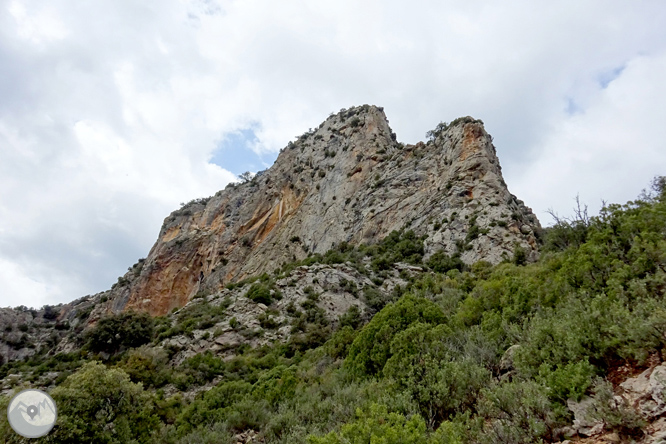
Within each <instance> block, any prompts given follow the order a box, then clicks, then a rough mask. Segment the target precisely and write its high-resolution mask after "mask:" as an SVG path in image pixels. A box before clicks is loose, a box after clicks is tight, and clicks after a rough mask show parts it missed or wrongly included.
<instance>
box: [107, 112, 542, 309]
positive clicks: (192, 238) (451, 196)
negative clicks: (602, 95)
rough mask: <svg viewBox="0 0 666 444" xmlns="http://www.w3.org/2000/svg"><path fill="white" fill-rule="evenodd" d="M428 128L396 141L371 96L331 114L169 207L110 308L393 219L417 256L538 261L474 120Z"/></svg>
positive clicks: (528, 216) (289, 257) (319, 249)
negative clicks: (248, 169)
mask: <svg viewBox="0 0 666 444" xmlns="http://www.w3.org/2000/svg"><path fill="white" fill-rule="evenodd" d="M429 135H430V140H429V141H428V142H419V143H417V144H415V145H404V144H402V143H399V142H398V141H397V140H396V135H395V133H393V131H392V130H391V128H390V127H389V122H388V120H387V118H386V115H385V114H384V111H383V109H382V108H380V107H376V106H369V105H363V106H359V107H354V108H350V109H348V110H344V109H343V110H341V111H340V112H339V113H337V114H333V115H331V116H330V117H329V118H328V119H326V120H325V121H324V122H323V123H322V124H321V125H319V127H318V128H316V129H314V130H310V131H309V132H307V133H305V134H303V135H301V136H300V137H299V138H298V139H297V140H296V141H295V142H290V143H289V144H288V145H287V146H286V147H285V148H284V149H282V151H281V152H280V154H279V155H278V158H277V160H276V161H275V163H274V165H273V166H272V167H270V168H269V169H267V170H265V171H262V172H259V173H257V174H256V175H255V176H254V177H253V178H252V179H251V180H248V181H246V182H245V183H241V184H230V185H228V186H227V187H226V188H225V189H224V190H221V191H219V192H218V193H216V194H215V195H214V196H212V197H210V198H207V199H198V200H194V201H192V202H190V203H188V204H187V205H184V206H183V207H182V208H180V209H178V210H176V211H174V212H172V213H171V214H170V215H169V216H168V217H167V218H166V219H165V220H164V224H163V225H162V228H161V230H160V233H159V236H158V239H157V241H156V242H155V245H154V246H153V247H152V249H151V250H150V253H149V254H148V256H147V258H146V259H145V260H141V261H140V262H139V263H137V264H135V266H134V267H132V268H131V269H130V270H129V271H128V273H127V274H126V275H125V276H123V277H122V278H120V279H119V282H118V284H116V285H115V286H114V288H113V289H112V290H111V291H110V292H109V293H108V297H107V298H106V299H107V302H106V304H107V308H108V310H110V311H113V312H120V311H123V310H128V309H133V310H138V311H146V312H149V313H151V314H153V315H162V314H165V313H168V312H169V311H171V310H172V309H174V308H178V307H182V306H184V305H185V304H186V303H187V302H188V301H189V300H190V299H191V298H192V297H193V296H194V295H195V294H197V293H198V292H200V291H208V292H211V291H216V290H219V289H220V288H222V287H223V286H225V285H226V284H229V283H233V282H237V281H239V280H241V279H244V278H247V277H251V276H256V275H259V274H262V273H265V272H268V273H270V272H272V271H273V270H275V269H276V268H278V267H279V266H280V265H281V264H283V263H286V262H291V261H293V260H301V259H303V258H305V257H307V256H308V255H310V254H313V253H324V252H326V251H327V250H328V249H330V248H331V247H333V246H335V245H336V244H339V243H341V242H348V243H350V244H352V245H359V244H362V243H374V242H377V241H378V240H380V239H382V238H383V237H385V236H386V235H387V234H389V233H390V232H391V231H393V230H400V229H411V230H413V231H414V232H415V233H416V234H417V235H419V236H427V238H426V241H425V257H426V258H428V257H429V256H431V255H432V254H434V253H435V252H437V251H439V250H444V251H446V252H447V253H448V254H450V255H453V254H455V253H456V252H459V253H460V256H461V259H462V261H463V262H465V263H468V264H471V263H474V262H476V261H479V260H486V261H489V262H491V263H493V264H495V263H498V262H500V261H501V260H502V258H503V257H506V256H507V255H511V254H513V251H514V249H515V248H516V247H519V248H522V249H523V250H524V251H525V252H526V254H527V258H528V260H534V259H536V257H537V255H538V252H537V243H536V238H535V232H536V231H538V229H539V228H540V225H539V222H538V220H537V218H536V216H535V215H534V214H533V213H532V211H531V209H529V208H527V207H526V206H525V205H524V204H523V202H522V201H520V200H518V199H517V198H516V197H515V196H514V195H512V194H511V193H510V192H509V190H508V189H507V186H506V183H505V182H504V180H503V178H502V172H501V167H500V164H499V160H498V158H497V154H496V151H495V147H494V146H493V143H492V137H491V136H490V135H489V134H488V133H487V132H486V131H485V129H484V127H483V123H482V122H481V121H480V120H475V119H473V118H471V117H463V118H460V119H457V120H455V121H454V122H452V123H451V124H449V125H445V124H440V125H439V126H438V127H437V128H436V129H435V130H433V131H431V132H430V133H429Z"/></svg>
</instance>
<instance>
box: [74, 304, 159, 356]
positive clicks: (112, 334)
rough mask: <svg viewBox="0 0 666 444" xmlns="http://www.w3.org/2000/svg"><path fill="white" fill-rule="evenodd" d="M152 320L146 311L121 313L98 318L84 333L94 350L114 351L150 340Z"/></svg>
mask: <svg viewBox="0 0 666 444" xmlns="http://www.w3.org/2000/svg"><path fill="white" fill-rule="evenodd" d="M153 328H154V320H153V318H151V317H150V315H148V314H146V313H133V312H128V313H121V314H117V315H112V316H108V317H105V318H102V319H100V320H99V321H98V322H97V324H96V325H95V326H94V327H92V328H91V329H90V330H89V331H88V332H87V333H86V335H85V340H86V343H87V345H88V347H89V348H90V349H91V350H92V351H94V352H106V353H116V352H118V351H121V350H123V349H125V348H128V347H138V346H140V345H143V344H146V343H148V342H150V340H151V339H152V336H153Z"/></svg>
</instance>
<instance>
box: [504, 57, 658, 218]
mask: <svg viewBox="0 0 666 444" xmlns="http://www.w3.org/2000/svg"><path fill="white" fill-rule="evenodd" d="M663 78H666V51H665V52H662V53H660V54H658V55H653V56H639V57H637V58H635V59H633V60H631V61H630V62H629V63H628V64H627V66H626V68H625V69H624V70H623V71H622V73H621V75H620V76H619V77H617V78H616V79H615V80H613V81H612V82H610V83H609V84H608V85H607V87H606V88H605V89H601V86H599V88H598V90H597V91H596V94H595V95H594V97H593V98H591V99H590V100H589V102H588V104H587V107H586V108H585V109H584V110H583V111H582V112H581V113H577V114H574V115H572V116H562V117H561V119H560V120H559V121H557V126H555V127H554V128H553V130H552V131H550V132H548V133H546V134H544V137H543V139H542V141H540V142H539V143H537V144H536V147H535V149H536V150H537V151H538V152H539V156H538V157H537V159H536V160H535V161H534V162H532V163H531V164H530V165H529V166H528V167H527V168H525V170H524V171H523V173H522V174H518V175H517V177H516V180H515V182H514V183H516V184H517V186H516V187H515V188H514V193H515V194H517V195H519V196H521V198H522V199H524V200H526V201H527V202H531V203H532V205H533V206H534V207H535V210H536V211H537V215H538V216H539V217H541V218H542V220H543V219H546V220H545V221H548V218H546V217H544V213H545V211H546V210H547V209H548V208H553V209H554V210H555V211H556V212H557V213H559V214H562V215H569V214H571V209H572V207H573V199H574V197H575V196H576V195H577V194H580V198H581V201H582V202H584V203H587V204H588V205H589V207H590V210H591V213H592V214H596V213H597V212H598V210H599V209H600V207H601V201H602V199H603V200H606V201H607V202H609V203H611V202H617V203H625V202H626V201H628V200H632V199H634V198H636V197H637V196H638V194H639V192H640V191H641V190H642V189H643V188H647V185H648V183H649V181H650V179H651V178H652V177H654V176H656V175H666V150H665V149H664V141H665V140H666V127H665V126H664V125H663V122H664V121H666V108H664V107H663V105H662V104H663V103H665V102H666V84H664V82H663V81H662V80H661V79H663ZM535 184H536V186H535ZM548 222H550V221H548Z"/></svg>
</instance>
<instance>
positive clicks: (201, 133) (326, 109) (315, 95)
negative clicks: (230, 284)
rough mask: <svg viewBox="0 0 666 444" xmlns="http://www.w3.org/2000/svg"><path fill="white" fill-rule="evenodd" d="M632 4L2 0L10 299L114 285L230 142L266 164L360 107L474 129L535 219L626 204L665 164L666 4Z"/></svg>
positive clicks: (208, 181)
mask: <svg viewBox="0 0 666 444" xmlns="http://www.w3.org/2000/svg"><path fill="white" fill-rule="evenodd" d="M639 4H640V6H637V4H636V3H631V4H629V3H626V2H621V1H619V0H615V1H600V0H599V1H589V2H583V3H581V2H578V1H564V2H556V3H549V4H543V3H538V2H528V1H517V2H510V3H500V2H487V1H486V2H483V1H469V2H453V1H447V2H441V1H437V2H436V1H428V0H417V1H414V2H409V3H408V4H405V3H404V2H398V1H379V0H371V1H366V2H356V1H351V0H341V1H336V2H332V1H320V2H316V3H313V2H307V1H304V0H294V1H283V2H271V1H267V0H243V1H239V0H229V1H219V2H216V1H214V0H200V1H174V0H162V1H157V0H154V1H149V2H133V1H129V0H117V1H101V2H94V3H90V2H79V3H72V2H68V1H64V0H53V1H51V2H49V3H48V5H47V4H44V3H43V2H37V1H35V0H5V1H3V0H0V190H2V193H1V194H0V217H1V219H0V306H1V305H13V304H17V303H25V304H26V305H31V304H32V305H39V304H41V303H42V302H43V301H49V302H55V301H58V300H60V301H67V300H71V299H74V298H76V297H80V296H82V295H84V294H86V293H93V292H96V291H100V290H103V289H105V288H108V287H109V286H110V284H111V283H112V282H113V281H114V280H115V277H116V276H118V275H120V274H122V273H123V272H124V270H125V269H126V268H127V266H129V265H130V264H131V263H133V262H134V260H136V259H137V258H138V257H140V256H145V254H147V252H148V249H149V248H150V246H151V245H152V243H153V242H154V240H155V237H156V235H157V232H158V229H159V226H160V224H161V222H162V219H163V218H164V217H165V216H166V215H167V214H168V213H169V212H170V211H171V210H173V209H174V208H176V207H177V204H178V202H182V201H187V200H189V199H192V198H195V197H201V196H205V195H210V194H213V193H214V192H215V191H217V190H218V189H221V188H223V187H224V185H225V184H226V183H227V182H228V181H229V180H232V179H233V175H232V174H231V173H229V172H228V171H225V170H224V169H223V168H221V167H220V166H217V165H214V164H211V163H209V159H212V158H214V157H215V156H213V153H214V151H215V149H216V148H217V147H218V145H219V144H220V142H221V141H223V140H225V137H226V135H228V134H230V133H232V132H235V131H238V130H241V129H248V128H251V129H253V130H254V132H255V134H256V136H257V137H258V143H256V144H255V145H253V146H251V148H252V149H253V150H254V151H256V152H257V153H259V154H261V155H267V156H268V155H269V154H270V153H275V152H276V151H277V150H278V149H280V148H281V147H283V146H284V145H285V144H286V143H287V142H288V141H289V140H292V139H293V137H294V136H297V135H299V134H301V133H303V132H304V131H306V130H307V129H308V128H310V127H315V126H316V125H318V124H319V123H320V122H321V121H322V120H323V119H325V118H326V117H327V116H328V114H329V113H330V112H332V111H337V110H339V109H340V108H343V107H349V106H352V105H360V104H363V103H372V104H376V105H380V106H384V107H385V110H386V113H387V115H388V117H389V119H390V120H391V125H392V127H393V129H394V130H395V131H396V133H397V134H398V137H399V139H400V140H402V141H406V142H416V141H417V140H420V139H422V138H423V137H424V134H425V132H426V131H427V130H429V129H431V128H433V127H434V126H435V125H436V124H437V123H438V122H439V121H440V120H452V119H454V118H456V117H458V116H461V115H468V114H469V115H473V116H475V117H477V118H481V119H483V120H484V122H486V128H487V129H488V131H489V132H491V133H492V134H493V135H494V137H495V145H496V146H497V149H498V154H499V156H500V160H501V162H502V165H503V168H504V172H505V177H506V181H507V183H508V184H509V186H510V188H511V190H512V192H514V193H515V194H516V195H518V196H519V197H520V198H521V199H523V200H525V201H526V203H527V204H528V205H530V206H532V207H534V208H535V209H536V210H537V212H538V215H539V216H540V217H542V219H544V217H543V214H542V213H541V212H542V211H543V210H544V209H545V208H548V207H550V206H552V207H554V208H555V209H556V210H558V211H559V212H561V213H565V214H566V213H567V212H568V209H569V208H570V206H571V203H572V202H571V200H572V198H573V197H574V196H575V194H576V192H580V194H581V197H582V198H583V200H584V201H587V202H589V203H590V204H593V203H594V202H593V201H594V200H597V199H598V198H601V197H603V198H606V199H608V200H610V201H623V200H626V199H629V198H632V197H634V196H635V194H636V192H637V191H638V190H640V188H642V187H644V186H645V185H646V184H647V183H648V181H649V179H650V177H651V176H652V175H653V174H656V173H659V172H661V173H663V169H664V165H663V155H662V154H661V152H662V151H663V150H661V151H660V146H659V141H660V140H664V137H663V136H664V134H663V132H664V129H663V128H662V127H660V124H659V122H663V117H664V115H663V111H662V109H663V107H662V106H661V105H662V103H663V102H664V91H663V82H662V81H661V80H660V79H661V78H663V76H664V69H663V56H664V54H665V53H666V35H665V34H664V33H663V23H664V22H665V18H666V7H665V6H663V4H662V3H661V2H657V1H641V2H639ZM622 66H626V68H625V69H624V70H622V71H621V72H620V73H619V77H617V78H615V79H614V80H612V81H611V82H610V83H609V84H608V85H607V87H606V88H605V89H604V88H603V86H602V84H601V83H602V82H603V81H607V80H608V79H609V78H612V75H611V73H613V72H614V70H616V69H617V68H618V67H622ZM609 76H610V77H609ZM572 104H573V105H572ZM574 105H575V108H576V109H577V110H578V111H577V112H575V113H573V114H571V112H567V109H569V111H571V109H572V106H574ZM242 152H243V151H242V150H240V149H239V154H238V156H241V155H243V154H241V153H242ZM267 153H268V154H267ZM225 155H228V154H226V152H225ZM269 157H270V156H269ZM234 160H237V159H234ZM235 164H238V162H235ZM618 179H620V180H618ZM545 219H547V218H545ZM546 221H547V220H545V221H544V222H546ZM11 276H14V277H15V279H14V280H11V279H10V278H9V277H11ZM16 282H20V283H22V284H21V285H19V286H18V287H17V285H16ZM23 284H25V290H23V291H22V290H21V287H22V286H23ZM26 300H29V301H34V302H32V303H26V302H25V301H26Z"/></svg>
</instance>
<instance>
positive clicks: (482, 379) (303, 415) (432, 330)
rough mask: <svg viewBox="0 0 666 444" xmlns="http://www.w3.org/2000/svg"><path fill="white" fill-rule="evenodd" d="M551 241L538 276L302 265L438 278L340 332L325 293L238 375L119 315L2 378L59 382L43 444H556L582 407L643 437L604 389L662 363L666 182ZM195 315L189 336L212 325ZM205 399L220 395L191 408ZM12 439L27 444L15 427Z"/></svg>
mask: <svg viewBox="0 0 666 444" xmlns="http://www.w3.org/2000/svg"><path fill="white" fill-rule="evenodd" d="M543 239H544V246H543V248H542V255H541V258H540V259H539V261H538V262H536V263H532V264H525V262H524V260H521V255H520V252H517V254H516V255H514V258H513V260H510V259H508V260H507V261H505V262H504V263H501V264H499V265H496V266H491V265H490V264H488V263H483V262H480V263H477V264H474V265H473V266H471V267H468V266H466V265H464V264H462V263H461V262H460V261H457V260H456V258H455V256H454V257H449V256H445V255H444V253H442V254H439V255H436V256H433V257H431V258H429V260H428V261H427V262H426V264H423V249H422V242H423V239H422V238H418V237H416V236H415V235H414V234H413V233H410V232H409V231H404V232H396V233H395V234H393V235H391V236H389V237H387V238H386V239H385V241H384V242H382V243H380V244H377V245H374V246H361V247H358V248H352V247H350V246H349V245H346V244H340V245H338V247H337V248H336V249H334V250H331V251H330V252H328V253H327V254H325V255H313V256H311V257H310V258H308V259H306V260H305V261H303V262H301V263H300V264H304V263H306V264H314V263H317V262H323V263H327V262H328V263H341V262H349V263H352V264H356V266H358V267H359V269H365V270H366V271H368V272H370V271H374V272H376V273H381V272H382V271H383V270H385V269H386V268H387V267H388V266H389V265H390V264H393V263H394V262H398V261H400V262H410V263H413V264H420V265H422V266H424V267H425V268H424V270H425V271H424V272H422V273H420V274H419V275H417V276H413V277H410V278H409V285H408V286H407V287H406V288H398V289H397V290H396V291H394V292H392V293H391V294H372V292H370V294H359V296H360V297H365V298H367V299H368V300H370V301H373V302H372V303H371V304H369V305H370V306H372V307H374V308H375V309H376V310H377V313H376V314H375V315H374V317H372V319H370V320H369V321H368V322H363V319H361V317H360V315H359V314H358V313H354V312H353V310H351V311H350V312H349V313H348V314H347V315H345V316H344V317H343V318H341V319H340V320H339V322H337V323H333V324H331V323H329V322H327V321H326V320H325V318H324V317H322V316H319V315H318V314H317V308H316V304H315V302H316V298H317V295H316V294H313V295H312V298H309V299H308V300H311V302H312V303H311V304H310V305H307V304H305V306H303V307H301V308H300V309H299V308H297V307H296V308H294V310H297V311H299V312H301V313H302V320H301V321H295V322H294V332H295V333H296V334H294V335H293V336H292V339H291V340H290V341H289V342H288V343H285V344H281V343H275V344H273V345H272V346H265V347H260V348H254V349H252V348H249V347H240V348H238V350H237V355H236V356H235V357H233V358H232V359H228V360H223V359H221V358H220V357H218V356H216V355H214V354H213V353H210V352H203V353H200V354H198V355H196V356H193V357H191V358H189V359H187V360H185V361H184V362H182V363H180V364H179V365H177V366H173V365H171V364H169V362H170V353H172V351H170V350H162V349H155V348H149V347H146V345H142V344H143V343H145V342H147V341H150V340H152V341H157V340H158V338H159V336H160V335H164V334H165V332H166V331H167V329H168V328H173V327H166V326H162V324H161V322H162V321H161V318H157V319H155V320H153V321H146V319H145V318H142V317H141V316H136V315H122V316H120V317H117V318H113V319H109V320H105V321H104V322H101V321H100V322H99V323H98V325H97V326H96V327H95V328H94V329H92V330H91V331H90V332H89V333H88V336H86V338H87V343H86V344H87V345H86V346H85V347H84V348H83V349H82V350H81V351H80V352H76V353H72V354H61V355H56V356H52V357H49V358H48V359H47V358H41V359H38V358H34V359H32V360H30V361H27V362H11V363H7V364H5V365H4V366H3V367H2V368H1V370H0V376H2V377H3V378H4V377H6V376H7V375H8V374H10V373H18V372H22V373H24V374H29V373H30V372H36V373H39V372H47V371H60V372H62V375H64V376H63V377H62V379H61V380H60V381H59V384H58V387H57V388H56V389H54V390H53V391H52V396H53V397H54V399H55V400H56V402H57V404H58V406H59V409H60V411H59V415H60V416H61V418H63V420H62V421H59V422H58V423H57V424H56V426H55V428H54V429H53V432H52V433H51V434H50V435H49V436H48V437H46V438H43V439H42V441H43V442H58V443H65V442H74V441H77V442H109V443H111V442H123V443H126V442H166V443H194V442H197V443H199V442H201V443H220V442H229V443H234V442H236V441H235V438H234V436H235V435H236V434H238V433H240V432H243V431H247V430H254V431H256V432H258V436H261V437H262V438H263V440H264V441H263V442H266V443H309V444H338V443H340V444H341V443H367V442H377V443H384V444H392V443H395V444H397V443H423V444H426V443H428V444H430V443H534V442H541V441H546V442H548V441H556V440H558V439H559V438H561V436H560V435H561V433H562V431H561V428H562V427H564V426H567V425H569V424H571V422H572V420H573V416H572V413H571V412H570V411H569V410H568V409H567V400H569V399H574V400H578V399H580V398H581V397H582V396H583V395H586V394H587V395H592V397H593V398H594V399H595V402H596V403H597V405H598V407H599V409H598V410H599V411H603V412H605V413H604V414H605V415H606V416H608V417H612V418H613V421H612V422H608V423H607V426H608V427H612V428H614V429H615V430H616V431H617V432H618V433H619V434H621V435H622V434H623V435H634V436H638V435H640V434H641V433H642V432H641V426H642V425H643V423H642V420H641V419H640V418H638V417H636V416H635V415H634V416H632V415H631V414H630V412H628V411H627V410H626V409H621V408H620V407H617V408H615V407H613V405H611V404H609V402H608V400H609V396H611V395H612V392H609V388H608V383H607V382H605V381H606V380H607V379H608V378H609V375H610V373H611V372H612V371H613V370H614V369H617V368H618V367H620V366H621V365H624V364H630V365H631V366H633V367H641V366H645V365H646V364H647V362H648V360H649V359H657V360H662V359H663V350H664V346H665V345H666V304H665V303H664V291H665V289H666V188H665V187H664V180H663V178H661V179H658V180H656V181H655V186H654V192H653V193H652V194H649V195H646V194H644V195H642V196H641V197H640V198H639V199H638V200H636V201H633V202H629V203H627V204H626V205H615V204H613V205H607V206H605V207H604V208H603V209H602V210H601V212H600V214H599V216H596V217H591V218H578V219H575V220H572V221H565V220H560V221H558V223H557V224H556V225H555V226H554V227H552V228H550V229H547V230H546V232H545V233H544V234H543ZM419 245H421V247H419ZM368 256H370V261H369V265H368V267H369V268H370V270H368V269H367V268H364V267H366V265H364V264H367V263H368V262H367V261H366V262H364V261H363V258H365V257H368ZM294 267H295V264H289V265H285V266H284V267H283V268H282V269H281V270H277V272H276V274H275V276H279V275H280V274H284V275H287V274H288V273H289V272H290V271H292V270H293V269H294ZM275 276H268V275H266V276H264V277H263V278H261V279H257V280H256V281H255V283H254V285H253V286H252V289H253V290H252V292H251V295H250V297H252V298H255V299H257V300H259V301H261V302H262V303H267V304H270V303H271V302H272V301H273V298H274V297H275V293H274V292H273V293H271V290H272V282H273V279H275ZM197 307H199V308H197V309H196V310H192V312H191V313H189V315H188V311H187V310H184V311H183V313H182V315H180V318H179V320H178V323H177V325H181V326H183V327H182V328H183V329H187V328H188V326H190V325H191V324H196V323H198V322H200V321H201V319H203V318H205V316H206V312H205V307H206V306H205V304H204V305H199V306H197ZM201 307H204V308H201ZM209 308H210V310H212V311H215V310H217V312H216V313H217V314H216V316H217V315H220V316H223V311H224V307H222V308H219V307H215V308H213V307H209ZM202 310H203V311H202ZM295 319H301V318H298V317H295ZM299 322H301V323H300V324H299ZM299 325H300V326H299ZM112 326H115V327H113V328H117V329H118V331H119V333H118V335H109V334H108V333H109V331H108V329H109V328H110V327H112ZM92 361H102V362H92ZM70 373H71V374H70ZM68 374H69V376H67V375H68ZM197 386H199V387H200V386H206V387H207V388H208V390H201V391H199V392H198V393H197V394H196V396H194V397H193V398H192V399H188V397H186V396H183V395H181V394H180V393H179V392H178V391H179V390H180V391H187V390H190V389H192V388H193V387H197ZM174 388H175V389H174ZM92 393H95V394H96V395H95V396H92V395H91V394H92ZM609 393H611V394H609ZM8 399H9V398H7V397H4V398H2V400H1V401H0V404H2V406H0V409H2V408H4V407H5V406H6V405H7V402H8ZM102 399H105V400H114V399H117V400H118V402H111V401H109V402H103V401H102ZM100 402H101V403H102V404H103V405H102V404H100ZM604 409H605V410H604ZM0 438H2V440H3V441H4V442H8V443H9V442H20V440H18V439H17V435H15V434H13V432H11V430H10V429H9V427H8V425H7V424H6V421H5V419H4V415H3V416H2V417H1V418H0ZM38 442H39V440H38Z"/></svg>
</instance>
